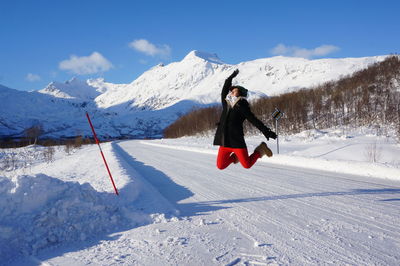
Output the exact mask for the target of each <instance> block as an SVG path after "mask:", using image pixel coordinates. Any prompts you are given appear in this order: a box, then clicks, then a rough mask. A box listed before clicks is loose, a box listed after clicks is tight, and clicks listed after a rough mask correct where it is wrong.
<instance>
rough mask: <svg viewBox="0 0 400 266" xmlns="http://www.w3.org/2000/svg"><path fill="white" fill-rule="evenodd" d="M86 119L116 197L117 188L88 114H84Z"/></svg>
mask: <svg viewBox="0 0 400 266" xmlns="http://www.w3.org/2000/svg"><path fill="white" fill-rule="evenodd" d="M86 117H87V119H88V121H89V125H90V127H91V128H92V132H93V137H94V140H95V141H96V144H97V145H98V146H99V149H100V154H101V157H103V161H104V164H105V166H106V168H107V171H108V175H109V176H110V179H111V183H112V185H113V187H114V191H115V194H117V196H118V195H119V193H118V190H117V187H116V186H115V183H114V179H113V177H112V175H111V171H110V168H108V164H107V161H106V158H105V157H104V154H103V150H102V149H101V146H100V142H99V139H98V138H97V135H96V131H94V127H93V124H92V121H91V120H90V117H89V114H88V112H86Z"/></svg>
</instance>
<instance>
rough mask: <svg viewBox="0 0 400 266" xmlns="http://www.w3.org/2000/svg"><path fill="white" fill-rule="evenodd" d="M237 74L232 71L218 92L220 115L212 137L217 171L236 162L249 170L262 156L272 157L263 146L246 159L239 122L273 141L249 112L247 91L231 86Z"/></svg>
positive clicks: (270, 134) (247, 155) (245, 148)
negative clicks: (216, 148) (216, 147)
mask: <svg viewBox="0 0 400 266" xmlns="http://www.w3.org/2000/svg"><path fill="white" fill-rule="evenodd" d="M238 74H239V70H238V69H236V70H235V71H234V72H233V73H232V74H231V75H230V76H229V77H228V78H227V79H226V80H225V83H224V86H223V88H222V92H221V102H222V114H221V118H220V121H219V123H218V128H217V132H216V133H215V138H214V145H219V146H220V147H219V150H218V156H217V167H218V168H219V169H221V170H222V169H225V168H226V167H228V166H229V165H230V164H231V163H235V164H236V163H238V162H240V163H241V164H242V166H243V167H244V168H250V167H252V166H253V165H254V163H255V162H256V161H257V160H258V159H259V158H261V157H262V156H264V155H267V156H268V157H271V156H272V151H271V150H270V149H269V148H268V146H267V144H266V143H265V142H261V144H260V145H258V146H257V148H256V149H255V150H254V152H253V153H252V154H251V155H250V156H249V154H248V151H247V146H246V142H245V141H244V133H243V122H244V121H245V120H246V119H247V120H248V121H249V122H250V123H251V124H252V125H254V126H255V127H256V128H258V129H259V130H260V131H261V132H262V133H263V134H264V136H265V137H266V138H267V140H269V138H273V139H276V137H277V136H276V134H275V132H273V131H271V129H269V128H268V127H267V126H265V125H264V124H263V122H261V121H260V120H259V119H258V118H257V117H256V116H255V115H254V114H253V113H252V112H251V110H250V106H249V103H248V102H247V99H246V97H247V89H245V88H243V87H241V86H232V79H233V78H234V77H236V76H237V75H238Z"/></svg>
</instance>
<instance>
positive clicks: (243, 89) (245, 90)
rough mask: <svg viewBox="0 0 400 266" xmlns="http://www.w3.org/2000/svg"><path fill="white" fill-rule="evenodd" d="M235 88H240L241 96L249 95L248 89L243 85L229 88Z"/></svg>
mask: <svg viewBox="0 0 400 266" xmlns="http://www.w3.org/2000/svg"><path fill="white" fill-rule="evenodd" d="M234 88H238V89H239V92H240V96H243V97H247V92H248V90H247V89H246V88H244V87H242V86H232V87H231V88H230V89H229V90H230V91H231V90H233V89H234Z"/></svg>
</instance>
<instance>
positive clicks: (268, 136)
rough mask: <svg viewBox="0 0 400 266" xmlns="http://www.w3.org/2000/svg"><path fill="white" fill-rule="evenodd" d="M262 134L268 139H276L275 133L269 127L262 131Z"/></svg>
mask: <svg viewBox="0 0 400 266" xmlns="http://www.w3.org/2000/svg"><path fill="white" fill-rule="evenodd" d="M263 133H264V136H265V137H266V138H267V140H269V138H272V139H276V137H277V135H276V133H275V132H274V131H272V130H271V129H268V130H267V131H265V132H263Z"/></svg>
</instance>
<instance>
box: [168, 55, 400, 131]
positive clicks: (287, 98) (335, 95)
mask: <svg viewBox="0 0 400 266" xmlns="http://www.w3.org/2000/svg"><path fill="white" fill-rule="evenodd" d="M251 107H252V110H253V112H254V113H255V114H256V115H257V116H258V117H259V118H260V119H262V120H263V121H264V122H265V123H266V124H267V125H269V126H270V127H271V128H274V121H273V119H272V118H271V114H272V113H273V111H274V110H275V108H279V109H280V110H281V111H283V112H284V113H285V115H284V117H283V118H282V119H281V120H280V132H281V133H286V134H288V133H297V132H300V131H302V130H306V129H312V128H315V129H323V128H332V127H336V126H355V127H357V126H365V125H375V126H376V127H377V128H378V129H379V128H382V130H385V129H387V128H395V129H396V131H397V134H398V136H399V137H400V59H399V56H390V57H388V58H386V59H385V60H384V61H382V62H379V63H375V64H373V65H370V66H369V67H367V68H366V69H364V70H361V71H357V72H355V73H353V74H352V75H349V76H346V77H343V78H342V79H340V80H337V81H330V82H326V83H324V84H321V85H319V86H315V87H312V88H302V89H300V90H298V91H295V92H290V93H285V94H281V95H279V96H273V97H265V98H262V99H258V100H255V101H253V102H252V103H251ZM220 112H221V107H220V104H219V105H216V106H213V107H209V108H204V109H198V110H195V111H193V112H191V113H188V114H187V115H185V116H182V117H181V118H180V119H178V120H177V121H176V122H175V123H173V124H171V125H170V126H169V127H167V128H166V129H165V131H164V135H165V137H169V138H176V137H181V136H185V135H195V134H201V133H203V134H204V133H206V132H213V130H215V128H216V123H217V122H218V119H219V114H220ZM246 128H247V130H248V131H250V133H253V134H257V133H258V132H257V130H256V129H255V128H253V127H250V126H249V125H248V124H247V127H246Z"/></svg>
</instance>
